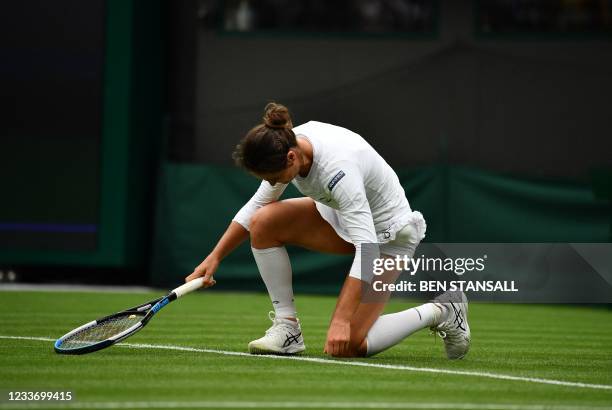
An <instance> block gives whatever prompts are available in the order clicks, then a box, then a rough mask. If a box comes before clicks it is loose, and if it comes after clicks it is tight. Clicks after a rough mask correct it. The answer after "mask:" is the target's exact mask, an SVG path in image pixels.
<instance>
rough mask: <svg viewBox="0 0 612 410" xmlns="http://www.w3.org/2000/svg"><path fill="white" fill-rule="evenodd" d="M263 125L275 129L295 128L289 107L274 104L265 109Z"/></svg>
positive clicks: (269, 104)
mask: <svg viewBox="0 0 612 410" xmlns="http://www.w3.org/2000/svg"><path fill="white" fill-rule="evenodd" d="M263 123H264V124H265V126H266V127H268V128H274V129H282V128H287V129H291V128H292V127H293V124H292V123H291V115H289V110H288V109H287V107H285V106H284V105H282V104H277V103H273V102H271V103H268V105H266V108H265V109H264V116H263Z"/></svg>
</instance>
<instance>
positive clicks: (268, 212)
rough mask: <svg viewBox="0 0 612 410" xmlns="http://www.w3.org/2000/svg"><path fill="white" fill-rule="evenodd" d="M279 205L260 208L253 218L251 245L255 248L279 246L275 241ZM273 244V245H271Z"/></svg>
mask: <svg viewBox="0 0 612 410" xmlns="http://www.w3.org/2000/svg"><path fill="white" fill-rule="evenodd" d="M276 208H278V206H277V203H271V204H268V205H265V206H262V207H261V208H259V209H258V210H257V211H255V213H254V214H253V216H252V217H251V221H250V225H249V233H250V236H251V245H252V246H253V247H254V248H258V247H260V245H264V246H265V247H270V246H275V245H276V246H278V243H276V242H278V241H276V240H275V239H276V238H275V236H276V235H275V231H276V225H277V224H278V221H277V220H278V216H279V215H278V209H276ZM271 242H273V243H271Z"/></svg>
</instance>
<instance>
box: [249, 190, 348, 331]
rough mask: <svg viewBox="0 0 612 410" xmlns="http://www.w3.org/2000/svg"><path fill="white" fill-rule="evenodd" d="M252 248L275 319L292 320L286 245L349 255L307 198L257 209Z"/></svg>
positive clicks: (289, 270)
mask: <svg viewBox="0 0 612 410" xmlns="http://www.w3.org/2000/svg"><path fill="white" fill-rule="evenodd" d="M250 235H251V248H252V251H253V256H254V257H255V262H256V263H257V267H258V269H259V273H260V274H261V277H262V279H263V281H264V283H265V285H266V288H267V289H268V293H269V295H270V299H271V300H272V305H273V307H274V311H275V313H276V316H277V317H279V318H287V319H292V320H295V318H296V309H295V304H294V302H293V286H292V272H291V263H290V261H289V256H288V255H287V250H286V249H285V246H284V245H285V244H293V245H298V246H301V247H304V248H308V249H311V250H315V251H319V252H327V253H351V252H355V247H354V246H353V245H352V244H350V243H348V242H346V241H344V240H343V239H342V238H340V237H339V236H338V234H336V232H335V231H334V229H333V228H332V227H331V226H330V225H329V223H327V222H326V221H325V220H324V219H323V218H322V217H321V215H320V214H319V211H317V209H316V207H315V203H314V201H313V200H312V199H310V198H296V199H288V200H284V201H280V202H274V203H271V204H269V205H266V206H264V207H262V208H260V209H259V210H258V211H257V212H256V213H255V215H254V216H253V218H252V220H251V225H250Z"/></svg>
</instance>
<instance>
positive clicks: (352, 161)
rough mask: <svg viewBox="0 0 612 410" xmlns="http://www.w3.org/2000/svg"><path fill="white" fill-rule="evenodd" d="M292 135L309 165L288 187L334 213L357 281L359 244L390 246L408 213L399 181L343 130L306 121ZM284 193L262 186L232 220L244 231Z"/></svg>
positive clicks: (363, 144)
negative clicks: (306, 149)
mask: <svg viewBox="0 0 612 410" xmlns="http://www.w3.org/2000/svg"><path fill="white" fill-rule="evenodd" d="M293 132H294V133H295V135H296V136H297V137H298V138H306V139H307V140H308V141H309V142H310V143H311V144H312V147H313V161H312V166H311V168H310V171H309V173H308V175H307V176H306V177H305V178H302V177H300V176H299V175H298V176H296V177H295V178H294V179H293V180H292V181H291V183H292V184H293V185H295V187H296V188H297V189H298V190H299V191H300V192H301V193H302V194H303V195H305V196H308V197H310V198H312V199H314V200H315V201H317V202H320V203H321V204H324V205H326V206H329V207H331V208H333V209H336V210H337V211H338V216H339V220H340V223H341V224H342V226H343V228H345V230H346V232H348V234H349V236H350V239H351V242H352V243H353V244H354V245H355V250H356V253H355V259H354V261H353V266H352V267H351V273H350V275H351V276H354V277H357V278H361V274H360V272H361V255H360V250H361V244H362V243H385V242H388V241H390V240H393V239H394V238H395V233H396V232H397V231H399V230H400V229H401V228H402V227H403V226H405V225H406V224H407V223H408V222H409V220H410V214H411V212H412V211H411V209H410V205H409V204H408V200H407V199H406V195H405V192H404V189H403V188H402V186H401V185H400V182H399V178H398V177H397V175H396V174H395V172H394V171H393V169H392V168H391V167H390V166H389V164H387V162H386V161H385V160H384V159H383V158H382V157H381V156H380V155H379V154H378V153H377V152H376V151H375V150H374V148H372V146H371V145H370V144H368V143H367V142H366V141H365V140H364V139H363V138H361V136H359V135H358V134H356V133H354V132H352V131H350V130H348V129H346V128H342V127H338V126H335V125H331V124H326V123H323V122H318V121H310V122H307V123H306V124H303V125H300V126H297V127H295V128H293ZM286 187H287V185H285V184H279V183H277V184H275V185H274V186H271V185H270V183H268V182H267V181H265V180H264V181H262V182H261V185H260V186H259V189H258V190H257V192H255V195H253V197H252V198H251V199H250V200H249V201H248V202H247V203H246V204H245V205H244V206H243V207H242V209H240V211H239V212H238V213H237V214H236V216H235V217H234V219H233V220H234V221H236V222H238V223H239V224H241V225H242V226H243V227H244V228H245V229H247V230H248V229H249V223H250V221H251V217H252V216H253V214H254V213H255V211H256V210H257V209H259V208H260V207H262V206H264V205H266V204H268V203H270V202H273V201H276V200H278V198H279V197H280V196H281V194H282V193H283V191H284V190H285V188H286Z"/></svg>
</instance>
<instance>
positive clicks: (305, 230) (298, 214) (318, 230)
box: [250, 198, 355, 254]
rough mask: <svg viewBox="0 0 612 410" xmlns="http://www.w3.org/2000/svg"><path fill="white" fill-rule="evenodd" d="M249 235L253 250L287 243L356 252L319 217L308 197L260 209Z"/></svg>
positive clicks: (331, 251)
mask: <svg viewBox="0 0 612 410" xmlns="http://www.w3.org/2000/svg"><path fill="white" fill-rule="evenodd" d="M250 235H251V246H252V247H253V248H255V249H266V248H271V247H276V246H283V245H285V244H290V245H298V246H301V247H304V248H307V249H310V250H314V251H319V252H325V253H337V254H350V253H353V252H355V247H354V246H353V244H351V243H349V242H346V241H345V240H344V239H342V238H340V237H339V236H338V234H337V233H336V231H334V228H332V227H331V225H330V224H329V223H327V221H325V220H324V219H323V218H322V217H321V214H319V211H317V208H316V206H315V203H314V201H313V200H312V199H311V198H293V199H286V200H283V201H279V202H273V203H271V204H268V205H266V206H264V207H262V208H260V209H259V210H257V212H256V213H255V215H253V218H252V220H251V226H250Z"/></svg>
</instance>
